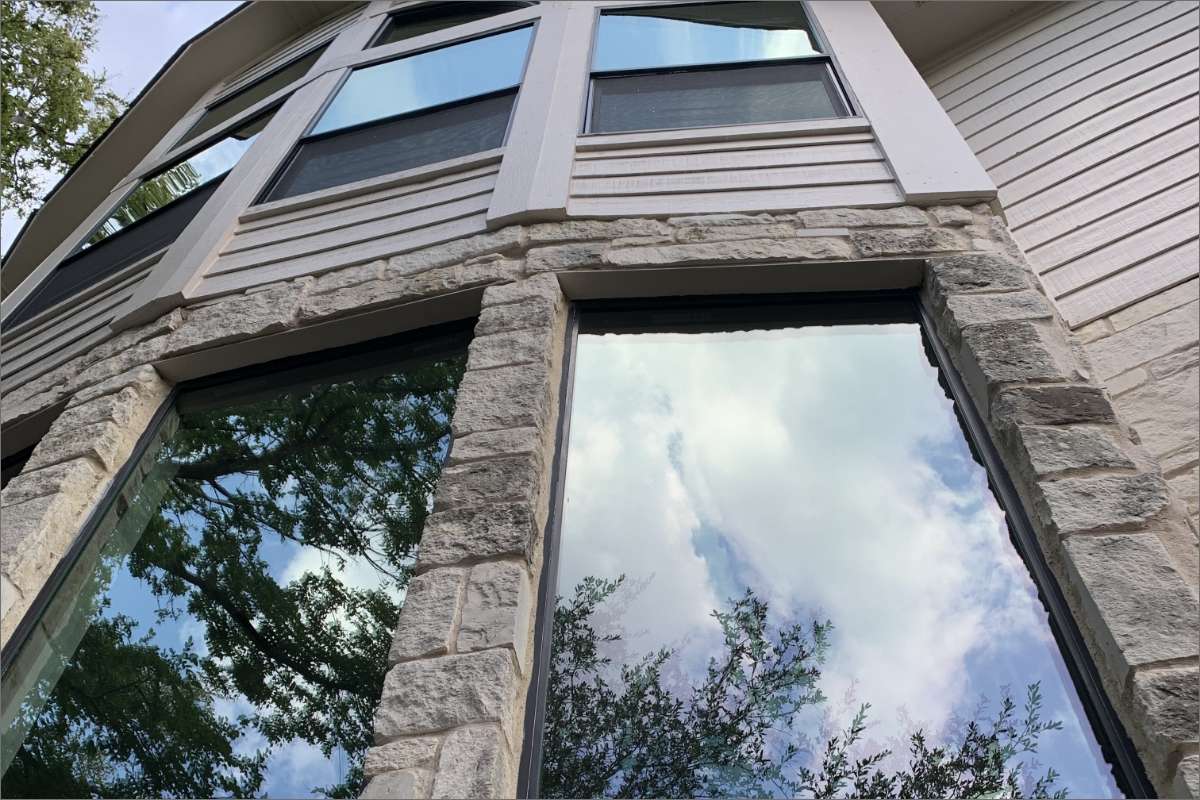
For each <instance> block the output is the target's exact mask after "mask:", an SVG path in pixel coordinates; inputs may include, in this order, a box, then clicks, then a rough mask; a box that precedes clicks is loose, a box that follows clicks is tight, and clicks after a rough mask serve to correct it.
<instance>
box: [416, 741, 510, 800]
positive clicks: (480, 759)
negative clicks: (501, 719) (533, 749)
mask: <svg viewBox="0 0 1200 800" xmlns="http://www.w3.org/2000/svg"><path fill="white" fill-rule="evenodd" d="M515 790H516V786H515V782H514V770H513V763H512V756H511V755H510V754H509V748H508V744H507V742H505V739H504V733H503V732H502V731H501V730H500V728H499V726H497V725H478V726H476V725H473V726H471V727H468V728H458V729H457V730H454V731H451V732H450V735H449V736H447V737H446V743H445V745H443V746H442V756H441V758H440V759H439V761H438V771H437V775H436V777H435V778H434V782H433V796H434V797H435V798H461V797H511V796H512V794H513V792H514V791H515Z"/></svg>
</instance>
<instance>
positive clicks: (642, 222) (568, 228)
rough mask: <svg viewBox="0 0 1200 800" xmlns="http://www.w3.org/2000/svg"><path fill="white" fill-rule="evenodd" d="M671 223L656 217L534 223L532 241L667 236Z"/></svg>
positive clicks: (531, 230)
mask: <svg viewBox="0 0 1200 800" xmlns="http://www.w3.org/2000/svg"><path fill="white" fill-rule="evenodd" d="M670 233H671V228H670V226H669V225H666V224H665V223H663V222H661V221H659V220H656V219H617V220H595V219H580V220H567V221H565V222H544V223H539V224H536V225H530V226H529V229H528V234H529V241H531V242H567V241H579V240H585V239H616V238H618V237H621V236H663V235H668V234H670Z"/></svg>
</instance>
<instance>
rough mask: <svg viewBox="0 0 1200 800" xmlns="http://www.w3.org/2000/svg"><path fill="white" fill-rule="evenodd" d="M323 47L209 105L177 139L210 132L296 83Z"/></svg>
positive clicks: (190, 137)
mask: <svg viewBox="0 0 1200 800" xmlns="http://www.w3.org/2000/svg"><path fill="white" fill-rule="evenodd" d="M325 47H326V45H322V46H320V47H318V48H317V49H316V50H313V51H312V52H310V53H306V54H305V55H302V56H300V57H299V58H297V59H294V60H293V61H290V62H288V63H287V64H284V65H283V66H282V67H280V68H279V69H277V70H275V71H273V72H271V73H270V74H268V75H267V76H266V77H264V78H261V79H259V80H258V81H256V82H254V83H252V84H250V85H249V86H247V87H246V88H245V89H242V90H241V91H239V92H237V93H235V94H232V95H230V96H229V97H227V98H225V99H224V100H222V101H220V102H219V103H216V104H214V105H212V106H209V107H208V108H207V109H206V110H205V111H204V113H203V114H202V115H201V116H200V119H198V120H196V124H194V125H192V127H191V128H189V129H188V131H187V133H185V134H184V135H183V136H182V137H180V139H179V141H181V142H186V141H190V140H191V139H194V138H196V137H197V136H199V135H200V134H202V133H204V132H206V131H210V130H212V129H213V128H215V127H217V126H218V125H220V124H221V123H223V122H225V121H226V120H229V119H232V118H233V117H234V116H236V115H237V114H240V113H241V112H243V111H245V110H246V109H248V108H250V107H251V106H253V105H254V104H255V103H257V102H259V101H261V100H266V99H267V98H268V97H270V96H271V95H272V94H274V93H275V92H277V91H279V90H280V89H282V88H284V87H285V86H288V85H290V84H292V83H293V82H295V81H298V80H300V79H301V78H303V77H304V76H305V75H307V74H308V71H309V70H310V69H312V67H313V65H314V64H316V63H317V59H319V58H320V57H321V54H322V53H324V52H325Z"/></svg>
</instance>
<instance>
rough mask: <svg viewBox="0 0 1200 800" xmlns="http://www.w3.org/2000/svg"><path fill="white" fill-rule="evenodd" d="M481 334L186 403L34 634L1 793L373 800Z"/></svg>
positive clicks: (10, 727)
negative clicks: (399, 636) (368, 775)
mask: <svg viewBox="0 0 1200 800" xmlns="http://www.w3.org/2000/svg"><path fill="white" fill-rule="evenodd" d="M466 337H467V333H466V332H465V330H464V329H463V328H461V327H455V328H454V329H453V330H451V331H449V332H446V333H444V334H441V335H438V337H437V338H436V339H430V338H423V339H421V340H416V341H414V340H408V341H401V342H400V343H398V344H394V345H392V346H390V347H388V348H386V349H378V348H377V349H374V350H372V351H370V352H362V351H358V352H350V353H341V354H338V356H337V357H336V358H333V359H332V360H331V361H330V362H329V364H331V365H332V366H320V367H316V368H314V367H312V366H305V367H294V368H290V369H288V370H283V371H276V370H261V369H260V370H257V373H258V374H256V375H255V376H254V377H252V378H247V379H245V380H242V381H239V382H237V383H233V384H222V385H216V386H209V387H206V388H195V389H188V390H185V391H184V392H183V393H181V394H180V396H179V399H178V402H177V403H176V406H175V408H176V410H175V411H173V412H172V413H171V414H170V415H169V417H168V419H167V420H166V421H165V422H164V423H163V424H162V426H161V428H160V433H159V436H158V439H157V442H156V443H154V444H152V445H151V446H150V448H149V450H148V451H147V453H146V455H145V456H144V458H143V459H142V460H141V462H140V465H139V466H138V467H136V468H134V469H133V470H132V474H130V475H129V477H128V479H127V482H126V484H125V485H124V487H122V491H121V492H119V493H114V497H113V499H112V501H111V502H112V505H111V507H110V508H109V509H108V510H107V512H106V513H105V515H104V516H103V517H102V519H101V520H100V521H99V522H98V524H96V525H95V526H94V528H93V529H92V530H91V531H90V538H88V539H86V540H85V541H86V546H85V547H83V549H82V550H81V551H80V552H79V553H78V554H77V555H76V556H74V558H75V560H74V563H73V564H71V565H69V566H68V567H67V568H66V571H65V572H62V573H61V574H60V577H59V580H61V583H59V584H58V586H57V588H56V589H51V590H49V591H51V592H52V594H49V595H47V596H48V598H49V599H48V602H43V603H42V604H41V606H40V608H39V607H38V606H37V605H35V609H34V611H32V612H31V615H30V617H29V619H27V620H26V621H24V622H23V623H22V627H20V628H18V631H17V633H16V634H14V641H16V642H23V643H21V644H19V648H20V649H19V650H18V651H17V652H16V655H15V657H14V658H12V660H11V662H10V663H6V664H5V671H4V676H3V680H4V685H5V692H4V705H3V726H2V730H0V732H2V735H3V738H2V743H0V744H2V747H0V754H2V761H0V772H2V774H3V777H2V778H0V793H2V794H3V796H4V797H212V796H234V797H261V796H269V797H287V798H293V797H308V796H313V795H317V796H331V797H357V796H358V793H359V792H360V791H361V789H362V783H363V780H362V770H361V765H362V758H363V754H364V752H365V750H366V748H367V747H368V746H369V745H370V744H371V741H372V717H373V714H374V711H375V707H376V704H377V703H378V701H379V697H380V692H381V689H382V684H383V677H384V673H385V670H386V668H387V652H388V647H389V644H390V641H391V637H392V633H393V631H394V629H395V627H396V624H397V615H398V613H399V611H400V607H401V605H402V603H403V600H404V593H405V587H406V585H407V582H408V579H409V576H410V574H411V571H412V567H413V564H414V561H415V559H416V556H417V550H418V546H419V538H420V534H421V530H422V526H423V523H424V520H425V517H426V515H427V513H428V512H429V509H430V507H431V503H432V493H433V490H434V486H435V484H436V482H437V479H438V475H439V472H440V469H441V464H442V461H443V459H444V458H445V455H446V453H447V449H448V446H449V437H450V417H451V413H452V411H453V408H454V402H455V395H456V391H457V387H458V383H459V379H460V377H461V375H462V371H463V367H464V363H465V359H466V356H465V349H466ZM314 369H315V370H318V371H316V372H314ZM332 369H336V370H337V371H336V373H331V370H332ZM22 636H23V639H22V638H21V637H22ZM5 658H6V661H8V659H9V658H10V655H9V651H8V650H6V651H5Z"/></svg>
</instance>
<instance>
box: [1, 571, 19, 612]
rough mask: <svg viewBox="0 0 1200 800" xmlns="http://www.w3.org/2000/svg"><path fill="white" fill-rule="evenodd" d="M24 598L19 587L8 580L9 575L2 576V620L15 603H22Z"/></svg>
mask: <svg viewBox="0 0 1200 800" xmlns="http://www.w3.org/2000/svg"><path fill="white" fill-rule="evenodd" d="M23 598H24V595H22V594H21V590H20V589H18V588H17V585H16V584H15V583H13V582H12V581H10V580H9V579H8V576H7V575H0V619H2V618H3V617H4V616H5V615H6V614H7V613H8V610H9V609H10V608H12V606H13V604H14V603H18V602H20V601H21V600H22V599H23Z"/></svg>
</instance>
